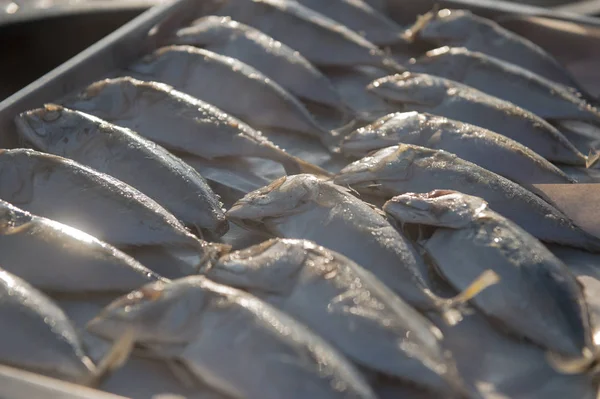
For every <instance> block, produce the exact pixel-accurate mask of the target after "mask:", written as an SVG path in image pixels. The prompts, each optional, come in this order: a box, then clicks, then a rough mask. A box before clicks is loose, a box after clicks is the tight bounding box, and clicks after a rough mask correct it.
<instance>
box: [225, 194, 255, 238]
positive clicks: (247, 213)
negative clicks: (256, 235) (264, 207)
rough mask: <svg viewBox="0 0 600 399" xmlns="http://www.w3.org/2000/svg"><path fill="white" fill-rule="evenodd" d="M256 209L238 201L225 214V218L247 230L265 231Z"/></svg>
mask: <svg viewBox="0 0 600 399" xmlns="http://www.w3.org/2000/svg"><path fill="white" fill-rule="evenodd" d="M256 215H257V212H256V210H255V209H254V207H253V206H252V205H250V204H248V203H246V202H242V201H238V202H236V203H235V204H233V205H232V207H231V208H230V209H229V210H228V211H227V212H226V213H225V216H226V217H227V218H228V219H229V220H230V221H232V222H233V223H235V224H237V225H238V226H240V227H242V228H244V229H246V230H252V231H256V230H264V225H263V223H262V219H261V218H258V217H257V216H256Z"/></svg>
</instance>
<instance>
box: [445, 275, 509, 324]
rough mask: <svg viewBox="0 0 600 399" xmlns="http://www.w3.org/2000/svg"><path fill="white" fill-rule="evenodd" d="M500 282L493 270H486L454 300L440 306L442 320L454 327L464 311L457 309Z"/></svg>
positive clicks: (451, 299)
mask: <svg viewBox="0 0 600 399" xmlns="http://www.w3.org/2000/svg"><path fill="white" fill-rule="evenodd" d="M499 282H500V276H498V274H497V273H496V272H495V271H493V270H490V269H488V270H486V271H484V272H483V273H481V274H480V275H479V277H477V278H476V279H475V280H473V282H472V283H471V284H469V286H468V287H467V288H466V289H465V290H463V291H462V292H461V293H460V294H458V295H456V296H455V297H454V298H450V299H449V300H447V301H444V303H443V304H442V308H443V310H444V311H443V314H442V316H443V317H444V320H445V321H446V322H447V323H448V324H449V325H451V326H452V325H456V324H457V323H458V322H460V321H461V320H462V317H463V314H464V311H463V310H461V309H459V308H460V307H462V306H463V305H464V304H465V303H467V302H468V301H470V300H471V299H473V298H474V297H475V296H477V295H478V294H479V293H480V292H481V291H483V290H485V289H486V288H488V287H491V286H492V285H495V284H498V283H499Z"/></svg>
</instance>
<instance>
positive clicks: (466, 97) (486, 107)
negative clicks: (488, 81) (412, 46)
mask: <svg viewBox="0 0 600 399" xmlns="http://www.w3.org/2000/svg"><path fill="white" fill-rule="evenodd" d="M367 90H368V91H369V92H371V93H374V94H377V95H378V96H381V98H383V99H385V100H386V101H388V102H389V103H390V104H397V105H402V107H403V108H406V109H409V110H414V111H421V112H429V113H431V114H434V115H440V116H445V117H446V118H450V119H456V120H459V121H462V122H466V123H470V124H472V125H476V126H481V127H483V128H486V129H489V130H491V131H493V132H496V133H499V134H502V135H504V136H506V137H509V138H511V139H513V140H515V141H517V142H519V143H521V144H523V145H524V146H526V147H529V148H531V149H532V150H533V151H535V152H537V153H538V154H540V155H541V156H543V157H544V158H546V159H548V160H550V161H554V162H560V163H565V164H571V165H586V163H587V162H588V159H587V157H586V156H585V155H583V154H582V153H581V152H579V150H577V148H575V146H574V145H573V144H572V143H571V142H570V141H569V140H568V139H567V138H566V137H565V136H564V135H563V134H562V133H561V132H559V131H558V130H557V129H556V128H555V127H554V126H552V125H551V124H549V123H548V122H546V121H545V120H544V119H542V118H540V117H538V116H536V115H535V114H533V113H531V112H529V111H527V110H525V109H523V108H520V107H518V106H516V105H514V104H512V103H510V102H508V101H504V100H500V99H499V98H496V97H493V96H490V95H488V94H486V93H483V92H481V91H479V90H477V89H474V88H472V87H469V86H466V85H463V84H461V83H458V82H454V81H452V80H449V79H445V78H440V77H437V76H433V75H426V74H416V73H410V72H405V73H404V74H401V75H391V76H387V77H384V78H380V79H377V80H375V81H373V82H372V83H371V84H370V85H369V86H368V87H367Z"/></svg>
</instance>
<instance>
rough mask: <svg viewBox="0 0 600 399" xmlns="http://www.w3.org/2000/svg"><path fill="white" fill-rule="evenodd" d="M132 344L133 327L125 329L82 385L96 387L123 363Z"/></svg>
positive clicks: (133, 338) (133, 343)
mask: <svg viewBox="0 0 600 399" xmlns="http://www.w3.org/2000/svg"><path fill="white" fill-rule="evenodd" d="M134 345H135V334H134V332H133V329H127V330H125V332H124V333H123V334H122V335H121V336H120V337H119V339H117V340H116V341H115V342H114V343H113V345H112V346H111V347H110V349H109V350H108V352H107V353H106V355H104V357H103V358H102V359H101V360H100V363H99V364H98V366H97V367H96V370H95V371H94V373H93V374H92V375H91V377H90V378H89V379H88V380H87V381H84V382H83V385H86V386H88V387H97V386H98V385H100V383H101V382H102V381H103V380H104V379H105V378H106V377H108V376H109V375H110V374H112V373H113V372H114V371H115V370H117V369H118V368H120V367H122V366H123V365H124V364H125V362H126V361H127V359H129V355H130V354H131V352H132V350H133V346H134Z"/></svg>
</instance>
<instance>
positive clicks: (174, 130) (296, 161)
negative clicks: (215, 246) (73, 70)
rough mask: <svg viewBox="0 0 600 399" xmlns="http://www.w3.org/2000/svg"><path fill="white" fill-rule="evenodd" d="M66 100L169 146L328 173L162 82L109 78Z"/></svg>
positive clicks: (292, 169)
mask: <svg viewBox="0 0 600 399" xmlns="http://www.w3.org/2000/svg"><path fill="white" fill-rule="evenodd" d="M64 104H65V106H67V107H69V108H73V109H77V110H80V111H82V112H85V113H88V114H90V115H94V116H97V117H98V118H100V119H103V120H105V121H107V122H110V123H114V124H115V125H119V126H123V127H126V128H129V129H132V130H133V131H135V132H136V133H138V134H140V135H142V136H144V137H145V138H147V139H150V140H152V141H154V142H156V143H158V144H160V145H162V146H164V147H165V148H167V149H169V150H175V151H179V152H185V153H188V154H193V155H197V156H199V157H202V158H204V159H215V158H222V157H259V158H265V159H271V160H273V161H276V162H280V163H281V164H283V165H284V166H285V167H286V170H287V172H288V173H290V174H294V173H313V174H322V175H324V176H327V175H328V173H327V172H326V171H324V170H322V169H320V168H319V167H317V166H315V165H312V164H309V163H308V162H305V161H303V160H302V159H300V158H297V157H294V156H291V155H290V154H288V153H287V152H285V151H283V150H281V149H280V148H279V147H277V146H276V145H275V144H273V143H272V142H270V141H269V140H268V139H267V138H266V137H265V136H263V135H262V133H261V132H259V131H257V130H254V129H253V128H251V127H250V126H248V125H247V124H245V123H244V122H242V121H240V120H239V119H237V118H234V117H233V116H231V115H228V114H226V113H225V112H223V111H221V110H220V109H218V108H216V107H214V106H212V105H210V104H208V103H205V102H203V101H201V100H198V99H196V98H194V97H191V96H189V95H187V94H184V93H182V92H179V91H177V90H175V89H173V88H172V87H171V86H168V85H165V84H163V83H157V82H143V81H140V80H137V79H133V78H130V77H122V78H116V79H105V80H101V81H99V82H96V83H93V84H92V85H90V86H88V87H87V88H86V89H85V90H83V91H82V92H81V93H79V95H77V96H75V97H72V98H70V99H68V100H66V101H65V102H64ZM200 174H201V175H202V173H200ZM202 176H203V177H206V176H204V175H202Z"/></svg>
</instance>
